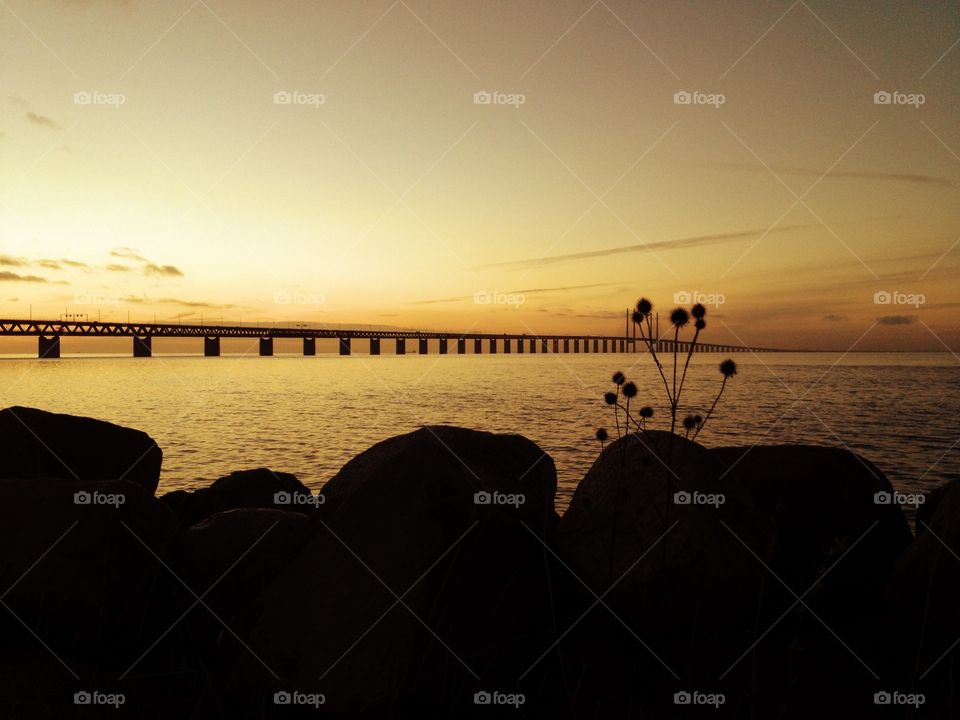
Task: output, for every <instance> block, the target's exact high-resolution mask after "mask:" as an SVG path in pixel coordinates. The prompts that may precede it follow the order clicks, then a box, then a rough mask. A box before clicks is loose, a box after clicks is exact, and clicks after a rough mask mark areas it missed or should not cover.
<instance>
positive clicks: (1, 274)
mask: <svg viewBox="0 0 960 720" xmlns="http://www.w3.org/2000/svg"><path fill="white" fill-rule="evenodd" d="M0 282H34V283H45V282H50V281H49V280H47V279H46V278H43V277H39V276H38V275H19V274H17V273H15V272H10V271H9V270H2V271H0Z"/></svg>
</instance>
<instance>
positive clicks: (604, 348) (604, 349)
mask: <svg viewBox="0 0 960 720" xmlns="http://www.w3.org/2000/svg"><path fill="white" fill-rule="evenodd" d="M603 351H604V352H609V350H608V349H607V339H606V338H604V339H603Z"/></svg>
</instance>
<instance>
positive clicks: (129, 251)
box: [110, 247, 148, 262]
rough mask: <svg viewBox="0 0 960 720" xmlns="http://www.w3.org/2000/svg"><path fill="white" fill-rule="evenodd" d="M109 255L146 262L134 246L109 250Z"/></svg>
mask: <svg viewBox="0 0 960 720" xmlns="http://www.w3.org/2000/svg"><path fill="white" fill-rule="evenodd" d="M110 255H111V257H116V258H123V259H124V260H136V261H137V262H148V260H147V259H146V258H145V257H144V256H143V255H141V254H140V253H139V251H137V250H135V249H134V248H128V247H118V248H114V249H113V250H111V251H110Z"/></svg>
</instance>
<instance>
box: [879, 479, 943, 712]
mask: <svg viewBox="0 0 960 720" xmlns="http://www.w3.org/2000/svg"><path fill="white" fill-rule="evenodd" d="M944 488H945V489H944V490H943V491H942V492H940V493H938V495H940V500H939V503H938V504H937V508H936V511H935V512H934V513H933V516H932V517H931V518H930V519H929V521H926V528H925V529H924V532H923V533H921V534H920V535H919V536H918V537H917V539H916V540H915V541H914V543H913V544H912V545H911V546H910V547H909V548H907V550H906V551H905V552H904V553H903V555H902V556H901V557H900V560H899V562H898V563H897V565H896V568H895V569H894V572H893V576H892V577H891V579H890V584H889V587H888V594H887V614H886V617H885V619H884V622H883V623H882V627H883V628H884V636H885V639H886V644H887V649H888V657H889V658H890V660H891V662H890V666H891V667H890V672H889V673H887V675H886V676H887V677H888V678H890V680H889V687H890V688H899V689H909V690H910V691H911V692H922V693H924V694H925V696H926V703H925V707H924V708H923V710H924V712H926V713H929V714H928V715H924V717H945V718H946V717H958V716H960V699H958V697H957V693H956V688H957V687H958V684H960V667H958V648H960V644H957V639H958V638H960V614H958V613H957V608H958V607H960V483H956V482H951V483H948V484H947V485H945V486H944Z"/></svg>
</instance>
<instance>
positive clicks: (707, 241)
mask: <svg viewBox="0 0 960 720" xmlns="http://www.w3.org/2000/svg"><path fill="white" fill-rule="evenodd" d="M810 227H817V226H815V225H789V226H786V227H779V228H774V229H773V230H770V229H768V228H760V229H758V230H743V231H740V232H734V233H718V234H715V235H695V236H693V237H686V238H675V239H673V240H656V241H654V242H649V243H638V244H636V245H621V246H619V247H611V248H603V249H601V250H588V251H586V252H578V253H568V254H566V255H548V256H546V257H541V258H527V259H524V260H509V261H507V262H499V263H490V264H487V265H480V266H478V267H476V268H474V269H475V270H484V269H489V268H508V269H510V270H523V269H526V268H532V267H539V266H542V265H554V264H557V263H562V262H571V261H574V260H587V259H589V258H598V257H609V256H610V255H626V254H630V253H639V252H646V251H649V250H681V249H684V248H691V247H703V246H704V245H721V244H724V243H730V242H742V241H744V240H752V239H756V238H757V237H759V236H761V235H763V234H764V233H767V234H768V235H773V234H780V233H786V232H792V231H794V230H801V229H805V228H810Z"/></svg>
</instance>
